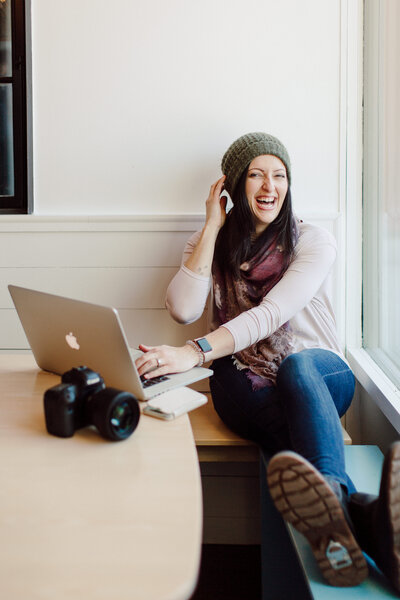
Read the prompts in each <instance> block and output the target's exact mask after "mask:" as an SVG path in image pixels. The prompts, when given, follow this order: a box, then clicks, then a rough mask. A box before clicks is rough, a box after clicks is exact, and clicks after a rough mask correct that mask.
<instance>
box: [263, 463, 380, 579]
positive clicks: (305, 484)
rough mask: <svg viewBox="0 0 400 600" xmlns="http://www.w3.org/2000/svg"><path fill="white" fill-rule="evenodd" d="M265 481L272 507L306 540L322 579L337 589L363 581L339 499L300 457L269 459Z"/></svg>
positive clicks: (360, 555)
mask: <svg viewBox="0 0 400 600" xmlns="http://www.w3.org/2000/svg"><path fill="white" fill-rule="evenodd" d="M267 480H268V486H269V490H270V494H271V497H272V499H273V501H274V503H275V506H276V508H277V509H278V511H279V512H280V513H281V515H282V517H283V518H284V520H285V521H288V522H289V523H291V525H293V527H294V528H295V529H297V530H298V531H299V532H300V533H302V534H303V535H304V536H305V537H306V538H307V540H308V542H309V543H310V546H311V549H312V552H313V554H314V557H315V559H316V561H317V563H318V566H319V569H320V571H321V574H322V576H323V577H324V579H325V580H326V581H327V582H328V583H329V584H330V585H332V586H338V587H350V586H356V585H359V584H360V583H361V582H362V581H364V579H365V578H366V577H367V576H368V566H367V562H366V560H365V558H364V555H363V553H362V551H361V549H360V547H359V545H358V544H357V542H356V540H355V538H354V536H353V534H352V532H351V530H350V528H349V526H348V524H347V521H346V519H345V516H344V513H343V510H342V507H341V504H340V502H339V499H338V498H337V496H336V495H335V493H334V492H333V491H332V489H331V488H330V486H329V485H328V483H327V482H326V481H325V479H324V478H323V476H322V475H321V474H320V473H319V471H317V469H315V468H314V467H313V465H311V464H310V463H309V462H308V461H307V460H306V459H304V458H303V457H302V456H300V455H298V454H296V453H294V452H290V451H285V452H280V453H278V454H276V455H275V456H274V457H273V458H272V459H271V460H270V463H269V465H268V470H267ZM332 550H333V552H332Z"/></svg>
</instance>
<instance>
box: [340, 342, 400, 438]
mask: <svg viewBox="0 0 400 600" xmlns="http://www.w3.org/2000/svg"><path fill="white" fill-rule="evenodd" d="M347 359H348V361H349V363H350V366H351V368H352V369H353V372H354V375H355V377H356V379H357V381H359V382H360V384H361V385H362V387H363V388H364V389H365V390H366V392H367V393H368V394H369V395H370V396H371V398H372V399H373V400H374V402H375V403H376V404H377V406H379V408H380V409H381V411H382V412H383V414H384V415H385V416H386V418H387V419H388V420H389V422H390V423H391V425H392V426H393V427H394V428H395V429H396V430H397V432H398V433H400V390H399V388H397V387H396V385H395V384H394V383H393V382H392V381H391V380H390V379H389V377H387V375H386V374H385V373H384V372H383V371H382V369H380V367H379V366H378V365H377V364H376V362H375V361H374V360H373V358H371V356H370V355H369V354H368V352H366V351H365V350H363V349H362V348H353V349H352V348H350V349H349V350H348V351H347Z"/></svg>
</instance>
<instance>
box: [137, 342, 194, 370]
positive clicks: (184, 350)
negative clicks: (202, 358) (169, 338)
mask: <svg viewBox="0 0 400 600" xmlns="http://www.w3.org/2000/svg"><path fill="white" fill-rule="evenodd" d="M139 349H140V350H142V352H143V354H142V356H140V357H139V358H137V359H136V361H135V364H136V368H137V370H138V373H139V375H140V376H142V375H143V376H144V377H145V378H146V379H152V378H153V377H159V376H160V375H167V374H169V373H182V372H183V371H189V369H191V368H193V367H195V366H196V365H197V364H198V361H199V356H198V353H197V352H196V350H195V349H194V348H192V347H191V346H189V345H187V344H186V345H185V346H180V347H175V346H165V345H163V346H145V345H144V344H140V345H139Z"/></svg>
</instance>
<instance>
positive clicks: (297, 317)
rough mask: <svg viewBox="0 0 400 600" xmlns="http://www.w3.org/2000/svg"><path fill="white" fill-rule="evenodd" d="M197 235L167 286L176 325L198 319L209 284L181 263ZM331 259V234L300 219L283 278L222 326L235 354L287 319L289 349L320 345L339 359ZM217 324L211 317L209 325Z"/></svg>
mask: <svg viewBox="0 0 400 600" xmlns="http://www.w3.org/2000/svg"><path fill="white" fill-rule="evenodd" d="M199 237H200V232H197V233H195V234H194V235H192V237H191V238H190V239H189V240H188V242H187V244H186V247H185V250H184V253H183V258H182V264H181V267H180V269H179V271H178V272H177V274H176V275H175V277H174V278H173V279H172V281H171V283H170V285H169V287H168V290H167V296H166V307H167V309H168V311H169V313H170V314H171V316H172V317H173V318H174V319H175V320H176V321H178V322H179V323H192V322H193V321H196V320H197V319H199V318H200V316H201V315H202V313H203V311H204V308H205V306H206V303H207V298H208V296H209V293H210V290H211V286H212V278H211V277H203V276H201V275H198V274H196V273H194V272H193V271H190V270H189V269H188V268H187V267H185V265H184V263H185V262H186V260H187V258H188V257H189V255H190V254H191V253H192V252H193V249H194V248H195V246H196V244H197V242H198V240H199ZM335 258H336V241H335V238H334V237H333V236H332V235H331V234H330V233H329V232H328V231H326V230H325V229H322V228H321V227H317V226H315V225H311V224H307V223H300V224H299V239H298V242H297V244H296V248H295V251H294V256H293V259H292V261H291V263H290V265H289V267H288V269H287V271H286V272H285V274H284V275H283V277H282V279H281V280H280V281H279V282H278V283H277V284H276V285H275V286H274V287H273V288H272V290H270V292H268V294H267V295H266V296H265V297H264V298H263V299H262V301H261V302H260V304H259V305H258V306H255V307H254V308H251V309H250V310H247V311H245V312H243V313H242V314H240V315H239V316H237V317H235V318H234V319H232V320H231V321H229V322H227V323H224V324H223V325H222V326H223V327H226V329H228V330H229V331H230V333H231V334H232V336H233V339H234V342H235V348H234V352H235V353H236V352H239V351H240V350H243V349H244V348H247V347H248V346H250V345H252V344H254V343H256V342H258V341H259V340H261V339H264V338H267V337H268V336H270V335H271V334H272V333H273V332H274V331H275V330H276V329H278V328H279V327H280V326H281V325H283V324H284V323H286V322H288V321H289V323H290V326H291V329H292V331H293V334H294V348H293V352H300V351H301V350H304V349H306V348H324V349H326V350H331V351H333V352H335V353H336V354H338V355H339V356H341V357H342V358H343V355H342V351H341V347H340V343H339V341H338V338H337V333H336V324H335V315H334V312H333V309H332V305H331V301H330V298H329V293H328V292H329V278H330V273H331V269H332V266H333V263H334V262H335ZM211 291H212V292H213V290H211ZM216 327H218V324H217V323H215V322H214V319H213V318H211V329H215V328H216Z"/></svg>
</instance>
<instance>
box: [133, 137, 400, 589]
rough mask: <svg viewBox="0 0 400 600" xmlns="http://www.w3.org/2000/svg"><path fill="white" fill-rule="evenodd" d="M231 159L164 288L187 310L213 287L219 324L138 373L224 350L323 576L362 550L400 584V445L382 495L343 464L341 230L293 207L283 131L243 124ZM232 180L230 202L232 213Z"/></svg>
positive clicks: (353, 567)
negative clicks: (332, 281)
mask: <svg viewBox="0 0 400 600" xmlns="http://www.w3.org/2000/svg"><path fill="white" fill-rule="evenodd" d="M222 172H223V174H224V175H223V177H221V178H220V179H219V180H218V181H217V182H216V183H214V184H213V185H212V186H211V189H210V194H209V197H208V199H207V202H206V221H205V225H204V227H203V229H202V230H201V231H200V232H198V233H196V234H195V235H193V236H192V238H191V239H190V240H189V241H188V243H187V245H186V248H185V251H184V255H183V261H182V266H181V268H180V270H179V272H178V273H177V274H176V276H175V277H174V279H173V280H172V282H171V284H170V286H169V288H168V292H167V300H166V305H167V308H168V310H169V312H170V314H171V315H172V316H173V318H174V319H176V320H177V321H178V322H180V323H190V322H192V321H195V320H196V319H198V318H199V317H200V316H201V314H202V313H203V310H204V308H205V305H206V302H207V297H208V295H209V292H210V290H211V292H212V305H213V306H212V308H213V310H212V323H211V331H210V332H209V333H207V335H206V336H205V337H204V338H200V339H198V340H189V341H188V342H187V343H186V344H185V345H184V346H182V347H178V348H176V347H171V346H155V347H149V346H141V348H142V350H143V351H144V354H143V356H142V357H141V358H140V359H138V361H137V367H138V369H139V372H140V374H141V375H145V376H146V377H149V378H151V377H154V376H158V375H165V374H167V373H172V372H178V371H185V370H187V369H190V368H191V367H193V366H195V365H201V364H203V362H204V361H205V360H213V363H212V366H211V368H212V369H213V371H214V375H213V377H212V378H211V380H210V387H211V393H212V399H213V403H214V406H215V409H216V411H217V412H218V414H219V415H220V417H221V419H222V420H223V421H224V422H225V423H226V424H227V426H228V427H230V428H231V429H232V430H233V431H235V432H236V433H238V434H239V435H241V436H243V437H245V438H248V439H250V440H253V441H255V442H256V443H257V444H259V446H260V447H262V448H263V449H264V450H265V451H267V452H269V453H270V454H271V455H272V458H271V460H270V463H269V467H268V483H269V487H270V491H271V495H272V497H273V498H274V501H275V504H276V506H277V508H278V510H280V511H281V513H282V516H283V517H284V518H285V519H286V520H287V521H289V522H292V523H293V525H294V526H295V527H296V528H298V529H299V530H300V531H301V532H302V533H303V534H304V535H305V536H306V537H307V538H308V540H309V542H310V544H311V547H312V550H313V552H314V555H315V557H316V559H317V562H318V564H319V566H320V569H321V572H322V574H323V575H324V577H325V579H326V580H327V581H328V582H329V583H330V584H331V585H336V586H351V585H357V584H359V583H360V582H361V581H362V580H363V579H364V578H365V577H366V576H367V574H368V569H367V564H366V561H365V558H364V556H363V553H362V550H364V551H366V552H367V553H368V554H370V556H371V557H372V558H373V559H374V560H375V561H376V563H377V564H378V566H379V567H380V568H381V569H382V571H383V572H384V573H385V574H386V575H387V577H388V578H389V579H390V580H391V582H392V584H393V585H394V586H395V588H396V589H397V590H398V591H400V547H399V543H398V537H399V536H397V535H396V534H397V530H396V523H395V522H394V516H393V517H392V515H394V514H395V513H396V511H397V512H399V511H400V493H399V492H400V485H399V481H400V477H399V473H398V470H397V469H398V465H399V464H400V462H399V461H400V444H396V445H394V446H392V448H391V450H390V451H389V453H388V455H387V457H386V459H385V463H384V470H383V474H382V483H381V493H380V496H379V498H373V497H371V496H367V495H365V494H360V493H356V490H355V488H354V486H353V483H352V482H351V480H350V479H349V477H348V476H347V475H346V471H345V464H344V447H343V437H342V430H341V425H340V417H342V416H343V415H344V413H345V412H346V410H347V409H348V407H349V405H350V403H351V400H352V397H353V393H354V384H355V380H354V376H353V374H352V372H351V370H350V368H349V366H348V364H347V362H346V360H345V358H344V356H343V355H342V351H341V347H340V344H339V342H338V339H337V335H336V329H335V318H334V314H333V310H332V306H331V303H330V301H329V297H328V277H329V273H330V271H331V268H332V265H333V263H334V261H335V257H336V243H335V240H334V238H333V237H332V236H331V235H330V234H329V233H328V232H327V231H325V230H323V229H321V228H319V227H316V226H314V225H310V224H306V223H303V222H301V221H299V220H297V219H296V218H295V216H294V215H293V211H292V202H291V191H290V185H291V166H290V160H289V155H288V153H287V150H286V148H285V147H284V145H283V144H282V143H281V142H280V141H279V140H278V139H277V138H275V137H273V136H271V135H268V134H265V133H250V134H247V135H244V136H242V137H241V138H239V139H238V140H236V141H235V142H234V143H233V144H232V145H231V146H230V147H229V148H228V150H227V152H226V153H225V155H224V157H223V159H222ZM224 190H226V191H227V192H228V193H229V194H230V196H231V198H232V201H233V208H232V209H231V210H230V211H229V213H228V214H226V198H225V196H223V195H222V196H221V194H222V192H223V191H224ZM295 515H296V516H295ZM332 544H334V548H336V549H338V548H339V550H340V553H341V557H342V562H341V563H340V565H339V566H340V568H338V564H337V563H335V561H334V559H333V558H331V556H332V553H331V552H330V549H331V548H332Z"/></svg>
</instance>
